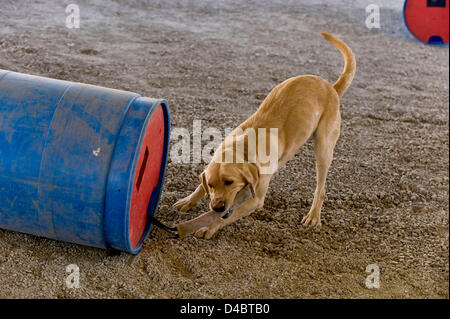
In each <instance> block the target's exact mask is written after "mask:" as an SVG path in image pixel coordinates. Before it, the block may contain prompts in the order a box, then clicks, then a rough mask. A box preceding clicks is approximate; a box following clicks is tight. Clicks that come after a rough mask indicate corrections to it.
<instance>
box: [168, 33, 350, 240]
mask: <svg viewBox="0 0 450 319" xmlns="http://www.w3.org/2000/svg"><path fill="white" fill-rule="evenodd" d="M322 35H323V36H324V38H325V39H327V40H328V41H329V42H331V43H332V44H333V45H334V46H335V47H336V48H337V49H338V50H339V51H340V52H341V54H342V55H343V57H344V61H345V67H344V71H343V73H342V74H341V76H340V77H339V79H338V80H337V82H336V83H334V85H333V84H330V83H329V82H327V81H326V80H324V79H322V78H321V77H319V76H315V75H301V76H297V77H293V78H290V79H288V80H286V81H284V82H283V83H281V84H279V85H278V86H276V87H275V88H274V89H273V90H272V91H271V92H270V93H269V95H268V96H267V97H266V99H265V100H264V101H263V102H262V104H261V106H260V107H259V109H258V110H257V111H256V112H255V113H254V114H253V115H252V116H251V117H250V118H248V119H247V120H246V121H245V122H243V123H242V124H241V125H239V127H238V128H236V129H235V130H234V131H233V132H231V133H230V135H228V136H227V137H226V138H225V139H224V141H223V142H222V145H221V146H220V147H219V148H218V150H217V151H216V152H215V154H214V156H213V159H212V161H211V162H210V163H209V164H208V165H207V167H206V168H205V170H204V171H203V173H202V174H201V175H200V180H201V184H200V185H199V186H198V187H197V189H196V190H195V191H194V192H193V193H192V194H191V195H189V196H187V197H186V198H183V199H181V200H179V201H178V202H176V203H175V204H174V207H175V208H177V209H179V210H181V211H186V210H188V209H190V208H192V207H194V206H195V205H196V204H197V203H198V202H199V201H200V200H201V199H202V198H203V197H205V196H206V195H209V196H210V199H211V200H210V209H212V210H214V211H216V212H218V213H223V212H225V211H227V210H228V209H229V208H230V207H231V206H232V205H233V202H234V199H235V196H236V194H237V193H238V192H239V191H240V190H241V189H243V188H244V187H245V186H246V185H250V186H251V187H252V191H253V194H254V196H253V198H250V199H248V200H247V201H245V202H243V203H242V204H241V205H239V206H237V207H236V208H235V209H234V210H233V212H232V213H231V216H229V214H228V215H226V214H225V215H224V217H222V218H218V219H217V221H215V222H213V223H212V224H210V225H209V226H206V227H203V228H200V229H199V230H197V231H196V232H195V236H196V237H199V238H206V239H209V238H211V237H212V236H213V235H214V233H215V232H216V231H217V230H218V229H220V228H222V227H224V226H226V225H229V224H231V223H233V222H234V221H236V220H237V219H239V218H241V217H244V216H247V215H249V214H250V213H252V212H253V211H254V210H256V209H259V208H262V206H263V204H264V198H265V196H266V193H267V189H268V186H269V182H270V179H271V177H272V175H273V173H274V172H272V173H270V172H269V173H267V172H264V173H262V168H264V167H265V166H264V165H266V164H264V163H262V162H261V160H260V157H261V154H260V153H261V152H254V151H253V152H252V151H248V150H247V147H248V145H247V144H248V143H249V137H248V136H244V134H242V132H246V130H248V129H254V130H255V131H256V136H257V137H258V134H261V133H259V132H260V129H261V128H264V129H267V130H268V129H269V128H276V129H277V140H276V142H277V145H275V146H276V147H277V148H278V149H277V156H278V158H277V159H278V163H277V164H278V165H277V167H278V168H279V167H281V166H283V165H284V164H285V163H286V162H287V161H288V160H290V159H291V158H292V157H293V156H294V155H295V153H296V152H298V150H299V149H300V147H301V146H302V145H303V144H304V143H305V142H306V141H307V140H308V139H309V138H311V137H314V138H315V143H314V154H315V159H316V171H317V187H316V190H315V193H314V200H313V203H312V207H311V209H310V211H309V213H308V215H306V216H305V217H304V218H303V220H302V223H303V224H304V225H311V226H319V225H320V223H321V222H320V211H321V208H322V203H323V200H324V197H325V181H326V177H327V174H328V169H329V167H330V164H331V161H332V159H333V150H334V147H335V145H336V141H337V140H338V137H339V133H340V124H341V115H340V112H339V100H340V98H341V97H342V95H343V94H344V92H345V91H346V90H347V88H348V87H349V86H350V83H351V82H352V80H353V77H354V75H355V70H356V61H355V56H354V54H353V52H352V50H351V49H350V48H349V47H348V46H347V45H346V44H345V43H344V42H343V41H341V40H339V39H337V38H335V37H334V36H332V35H331V34H328V33H322ZM271 137H273V136H272V135H271V134H267V137H266V141H268V144H269V146H266V150H267V148H269V149H270V148H272V147H273V143H272V144H271V141H269V139H270V138H271ZM239 140H241V141H242V140H244V144H245V148H244V151H243V152H242V151H241V152H239V150H237V145H238V141H239ZM258 141H259V142H257V143H261V142H260V141H261V140H260V139H258ZM263 141H264V140H263ZM227 150H232V151H234V154H235V155H234V157H233V161H231V162H229V161H223V158H224V156H225V155H224V153H225V152H226V151H227ZM266 171H267V170H266Z"/></svg>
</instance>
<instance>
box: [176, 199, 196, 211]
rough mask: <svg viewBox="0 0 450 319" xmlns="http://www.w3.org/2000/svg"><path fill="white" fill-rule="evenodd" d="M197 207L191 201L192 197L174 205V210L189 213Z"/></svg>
mask: <svg viewBox="0 0 450 319" xmlns="http://www.w3.org/2000/svg"><path fill="white" fill-rule="evenodd" d="M194 206H195V203H193V202H192V201H191V196H187V197H185V198H182V199H180V200H179V201H178V202H176V203H175V204H173V205H172V207H173V208H176V209H178V210H179V211H181V212H185V211H188V210H189V209H191V208H192V207H194Z"/></svg>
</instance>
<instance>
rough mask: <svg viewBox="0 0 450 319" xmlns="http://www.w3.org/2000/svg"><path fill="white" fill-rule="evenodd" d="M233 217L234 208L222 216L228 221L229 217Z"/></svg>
mask: <svg viewBox="0 0 450 319" xmlns="http://www.w3.org/2000/svg"><path fill="white" fill-rule="evenodd" d="M231 215H233V208H232V209H230V210H229V211H228V212H227V213H226V214H225V215H223V216H222V219H227V218H228V217H230V216H231Z"/></svg>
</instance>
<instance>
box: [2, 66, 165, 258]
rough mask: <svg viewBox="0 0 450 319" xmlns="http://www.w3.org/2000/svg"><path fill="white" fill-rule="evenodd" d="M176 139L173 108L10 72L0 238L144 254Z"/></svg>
mask: <svg viewBox="0 0 450 319" xmlns="http://www.w3.org/2000/svg"><path fill="white" fill-rule="evenodd" d="M169 131H170V118H169V109H168V105H167V102H166V101H165V100H156V99H150V98H146V97H141V96H140V95H138V94H136V93H130V92H125V91H118V90H113V89H106V88H102V87H98V86H92V85H86V84H80V83H73V82H67V81H60V80H54V79H48V78H43V77H37V76H30V75H25V74H20V73H15V72H8V71H4V70H0V228H3V229H8V230H13V231H18V232H23V233H28V234H34V235H37V236H43V237H47V238H52V239H56V240H61V241H67V242H72V243H77V244H82V245H88V246H94V247H100V248H108V247H112V248H116V249H119V250H123V251H127V252H130V253H133V254H135V253H137V252H138V251H139V250H140V249H141V247H142V244H143V242H144V240H145V239H146V238H147V237H148V234H149V232H150V228H151V223H150V222H149V221H148V220H147V214H152V215H153V214H154V213H155V210H156V208H157V205H158V202H159V198H160V195H161V190H162V186H163V181H164V173H165V168H166V163H167V154H168V144H169V133H170V132H169Z"/></svg>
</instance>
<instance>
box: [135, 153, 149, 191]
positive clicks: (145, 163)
mask: <svg viewBox="0 0 450 319" xmlns="http://www.w3.org/2000/svg"><path fill="white" fill-rule="evenodd" d="M147 161H148V147H146V148H145V154H144V159H143V160H142V165H141V168H140V169H139V176H138V179H137V181H136V188H137V191H138V192H139V188H140V187H141V183H142V178H143V177H144V172H145V168H146V167H147Z"/></svg>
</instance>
